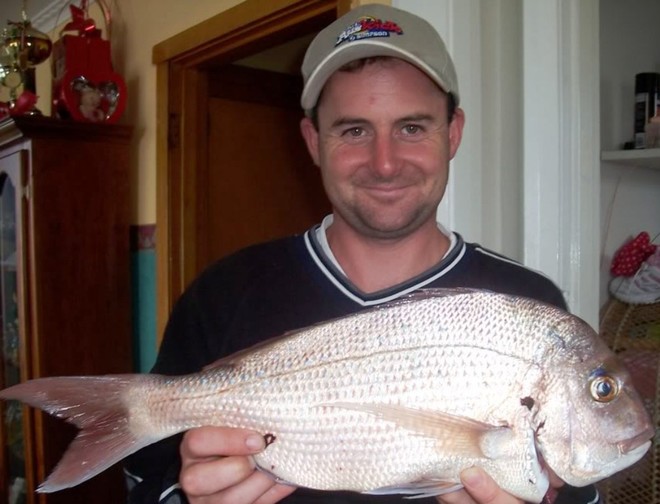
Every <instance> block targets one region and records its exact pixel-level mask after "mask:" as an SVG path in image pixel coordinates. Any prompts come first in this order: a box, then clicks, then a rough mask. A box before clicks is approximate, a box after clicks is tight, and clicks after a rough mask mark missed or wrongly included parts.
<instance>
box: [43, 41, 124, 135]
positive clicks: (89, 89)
mask: <svg viewBox="0 0 660 504" xmlns="http://www.w3.org/2000/svg"><path fill="white" fill-rule="evenodd" d="M53 57H54V58H55V64H54V68H55V71H54V77H53V110H54V111H55V112H56V114H57V115H58V116H59V117H62V118H72V119H75V120H76V121H83V122H107V123H114V122H117V121H118V120H119V118H120V117H121V115H122V114H123V112H124V109H125V108H126V101H127V90H126V83H125V82H124V79H123V78H122V77H121V75H119V74H118V73H116V72H114V70H113V69H112V64H111V61H110V43H109V42H108V41H107V40H103V39H101V38H100V37H97V36H75V35H64V36H63V37H62V38H61V39H60V40H58V41H57V42H56V43H55V46H54V48H53Z"/></svg>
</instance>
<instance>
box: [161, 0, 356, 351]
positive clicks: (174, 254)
mask: <svg viewBox="0 0 660 504" xmlns="http://www.w3.org/2000/svg"><path fill="white" fill-rule="evenodd" d="M355 3H356V2H355V0H245V1H244V2H242V3H240V4H238V5H237V6H235V7H233V8H231V9H228V10H226V11H225V12H222V13H220V14H218V15H216V16H214V17H211V18H210V19H208V20H206V21H204V22H202V23H200V24H198V25H196V26H193V27H192V28H189V29H188V30H185V31H184V32H181V33H179V34H178V35H175V36H174V37H171V38H169V39H167V40H165V41H163V42H161V43H159V44H157V45H156V46H154V48H153V54H152V59H153V62H154V63H155V64H156V67H157V92H156V109H157V118H156V119H157V138H156V220H157V226H158V228H157V229H158V231H157V236H158V238H157V240H156V277H157V280H156V282H157V289H156V292H157V300H156V306H157V313H156V317H157V320H156V322H157V334H158V341H160V338H161V335H162V334H163V330H164V328H165V324H166V321H167V319H168V317H169V313H170V310H171V308H172V306H173V303H174V302H175V301H176V299H177V298H178V297H179V295H180V294H181V293H182V292H183V290H184V288H185V287H186V286H187V285H188V283H190V281H191V280H192V279H193V278H194V277H195V276H196V275H197V268H196V262H195V258H196V257H197V254H196V250H195V245H196V243H197V230H198V223H197V222H196V215H197V213H198V210H199V208H200V207H203V205H204V204H205V202H204V198H203V197H201V195H198V191H197V187H199V186H200V184H203V180H200V177H201V176H203V174H204V173H205V171H206V170H205V169H204V167H206V163H207V159H206V157H205V154H204V153H205V152H207V148H206V147H207V145H206V135H204V134H201V132H204V131H205V130H206V121H207V116H206V110H207V104H208V99H209V96H208V85H207V79H206V73H207V72H206V70H207V69H208V68H210V67H213V66H217V65H221V64H225V63H229V62H232V61H234V60H236V59H239V58H241V57H245V56H247V55H249V54H251V53H254V52H258V51H260V50H263V48H264V43H265V42H268V43H271V42H276V43H280V42H283V41H285V40H288V39H289V38H293V37H295V36H296V35H295V34H296V28H297V27H301V26H304V25H305V23H308V22H310V21H311V20H313V19H315V18H318V17H319V16H322V15H327V14H328V13H330V12H333V11H334V15H335V16H340V15H341V14H343V13H345V12H347V11H348V10H350V9H351V8H352V7H353V4H355ZM357 3H359V2H357ZM200 167H202V169H200Z"/></svg>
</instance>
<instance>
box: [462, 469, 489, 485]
mask: <svg viewBox="0 0 660 504" xmlns="http://www.w3.org/2000/svg"><path fill="white" fill-rule="evenodd" d="M461 480H463V483H464V484H465V486H469V487H471V488H476V487H479V486H481V485H482V484H483V481H484V478H483V474H482V473H481V471H480V470H479V469H477V468H476V467H468V468H467V469H465V470H464V471H463V472H461Z"/></svg>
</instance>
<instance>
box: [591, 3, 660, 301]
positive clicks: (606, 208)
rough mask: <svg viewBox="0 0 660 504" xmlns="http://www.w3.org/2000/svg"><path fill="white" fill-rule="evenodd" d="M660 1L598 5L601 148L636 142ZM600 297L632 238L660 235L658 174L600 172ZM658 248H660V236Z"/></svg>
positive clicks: (656, 66)
mask: <svg viewBox="0 0 660 504" xmlns="http://www.w3.org/2000/svg"><path fill="white" fill-rule="evenodd" d="M658 20H660V1H658V0H635V2H622V1H620V0H600V32H601V44H600V65H601V73H600V76H601V82H600V92H601V100H600V107H601V118H602V122H601V124H602V126H601V144H602V146H603V149H604V150H615V149H620V148H621V147H622V145H623V143H624V142H626V141H629V140H631V139H632V134H633V118H634V111H633V106H634V87H635V74H637V73H640V72H658V73H660V30H659V29H658ZM601 178H602V184H601V208H600V212H601V247H602V250H601V258H600V262H601V268H600V272H601V276H600V278H601V292H600V302H601V304H604V303H605V302H606V301H607V289H606V286H607V282H608V281H609V279H610V276H609V266H610V263H611V261H612V256H613V255H614V253H615V252H616V250H617V249H618V248H619V247H620V246H621V245H622V244H623V243H624V242H625V241H626V240H627V239H628V238H629V237H631V236H634V235H636V234H637V233H639V232H640V231H648V232H649V233H650V234H651V236H652V237H654V236H657V235H658V233H660V170H653V169H648V168H636V167H632V166H623V165H615V164H612V163H603V165H602V170H601ZM655 243H659V244H660V237H656V239H655Z"/></svg>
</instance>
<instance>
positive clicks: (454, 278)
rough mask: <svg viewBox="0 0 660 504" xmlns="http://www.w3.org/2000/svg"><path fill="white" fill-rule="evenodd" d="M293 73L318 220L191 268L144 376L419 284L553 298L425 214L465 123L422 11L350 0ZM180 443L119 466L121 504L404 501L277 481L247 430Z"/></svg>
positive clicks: (533, 277) (557, 300) (497, 495)
mask: <svg viewBox="0 0 660 504" xmlns="http://www.w3.org/2000/svg"><path fill="white" fill-rule="evenodd" d="M303 76H304V79H305V86H304V90H303V94H302V100H301V102H302V106H303V109H304V110H305V113H306V117H305V118H304V119H303V120H302V122H301V131H302V135H303V138H304V140H305V142H306V144H307V147H308V150H309V152H310V155H311V157H312V159H313V160H314V162H315V164H316V165H317V166H319V168H320V170H321V174H322V177H323V183H324V187H325V190H326V192H327V194H328V198H329V200H330V202H331V204H332V208H333V213H332V215H330V216H328V217H326V219H324V221H323V222H322V223H321V224H320V225H319V226H316V227H314V228H312V229H311V230H309V231H307V232H306V233H305V234H303V235H300V236H295V237H289V238H284V239H281V240H277V241H274V242H270V243H266V244H262V245H258V246H254V247H250V248H248V249H245V250H243V251H240V252H238V253H237V254H234V255H232V256H230V257H227V258H224V259H222V260H220V261H219V262H218V263H216V264H215V265H213V266H211V267H210V268H209V269H208V270H207V271H206V272H204V273H203V274H202V275H201V276H200V277H199V278H198V279H197V280H196V281H195V282H194V283H193V285H191V286H190V287H189V289H188V290H187V291H186V293H184V295H183V296H182V297H181V299H180V300H179V301H178V302H177V304H176V306H175V308H174V310H173V313H172V316H171V319H170V322H169V324H168V327H167V329H166V333H165V337H164V340H163V345H162V348H161V352H160V354H159V357H158V361H157V363H156V366H155V368H154V371H155V372H159V373H165V374H182V373H189V372H194V371H197V370H199V369H200V368H201V367H203V366H205V365H207V364H208V363H210V362H212V361H214V360H216V359H218V358H220V357H222V356H224V355H228V354H230V353H233V352H235V351H238V350H240V349H242V348H246V347H248V346H250V345H252V344H255V343H258V342H260V341H264V340H266V339H268V338H271V337H274V336H277V335H280V334H282V333H284V332H286V331H288V330H291V329H295V328H300V327H304V326H307V325H310V324H313V323H315V322H319V321H321V320H327V319H330V318H334V317H338V316H341V315H346V314H349V313H354V312H356V311H359V310H361V309H363V308H364V307H368V306H373V305H376V304H380V303H383V302H386V301H389V300H392V299H396V298H397V297H400V296H402V295H404V294H406V293H409V292H411V291H413V290H416V289H419V288H429V287H458V286H462V287H476V288H485V289H490V290H494V291H499V292H506V293H511V294H517V295H524V296H528V297H534V298H536V299H539V300H542V301H546V302H549V303H552V304H555V305H558V306H561V307H565V304H564V300H563V298H562V296H561V293H560V292H559V290H558V289H557V287H556V286H555V285H553V284H552V282H550V281H549V280H548V279H547V278H545V277H543V276H541V275H539V274H537V273H534V272H532V271H530V270H528V269H526V268H524V267H523V266H521V265H519V264H516V263H514V262H513V261H510V260H507V259H505V258H503V257H501V256H498V255H497V254H495V253H493V252H490V251H488V250H485V249H483V248H482V247H480V246H478V245H475V244H468V243H465V242H464V241H463V240H462V238H461V237H460V235H458V234H456V233H451V232H449V231H446V230H444V229H443V228H442V227H441V226H440V225H439V224H438V223H437V222H436V210H437V206H438V204H439V203H440V200H441V199H442V196H443V194H444V191H445V187H446V184H447V177H448V170H449V162H450V160H451V159H452V158H453V157H454V155H455V153H456V151H457V149H458V147H459V145H460V142H461V136H462V132H463V124H464V120H465V119H464V113H463V111H462V110H461V109H460V108H458V103H459V94H458V85H457V79H456V74H455V70H454V66H453V63H452V61H451V58H450V57H449V54H448V53H447V51H446V49H445V46H444V43H443V42H442V40H441V38H440V37H439V35H438V34H437V33H436V32H435V30H434V29H433V28H432V27H431V26H430V25H429V24H428V23H427V22H426V21H424V20H422V19H420V18H418V17H416V16H413V15H411V14H409V13H406V12H404V11H400V10H397V9H393V8H391V7H386V6H382V5H367V6H363V7H360V8H357V9H355V10H353V11H352V12H350V13H348V14H347V15H345V16H343V17H342V18H340V19H338V20H337V21H335V22H334V23H332V24H331V25H330V26H329V27H327V28H326V29H324V30H323V31H322V32H321V33H320V34H319V35H318V36H317V38H316V39H315V40H314V41H313V42H312V44H311V45H310V47H309V49H308V51H307V54H306V57H305V61H304V63H303ZM180 440H181V438H180V437H179V438H175V439H171V440H167V441H166V442H164V443H160V444H159V445H156V446H155V447H152V448H147V449H146V450H144V451H143V452H141V453H139V454H137V455H136V456H134V457H133V458H132V459H131V460H130V461H129V464H128V471H129V473H130V474H131V475H133V480H134V481H136V482H137V484H136V486H135V487H134V489H133V491H132V493H131V500H130V502H142V503H146V502H162V503H164V504H173V503H174V502H181V501H180V500H179V499H182V498H183V496H182V494H181V491H182V490H183V493H185V495H186V497H187V499H188V501H189V502H190V503H191V504H202V503H209V504H211V503H213V504H220V503H225V502H226V503H232V504H238V503H257V504H270V503H274V502H278V501H280V500H282V502H287V503H294V502H297V503H303V502H304V503H308V502H313V503H315V502H318V503H342V504H343V503H352V502H405V501H403V499H402V497H401V496H398V495H393V496H387V497H374V496H366V495H360V494H354V493H347V492H313V491H310V490H305V489H299V490H296V489H294V488H292V487H290V486H288V485H284V484H279V483H276V482H275V481H273V479H272V477H270V476H268V475H267V474H265V473H263V472H260V471H258V470H255V467H254V463H253V461H252V459H251V458H250V457H249V455H250V454H253V453H256V452H258V451H261V450H263V449H264V448H265V446H264V440H263V438H262V437H261V436H260V435H259V434H257V433H252V432H246V431H242V430H236V429H227V428H213V427H206V428H201V429H196V430H192V431H190V432H188V433H187V434H186V435H185V436H184V437H183V441H182V442H180ZM179 443H180V447H179ZM177 448H179V450H180V460H179V458H178V457H177V456H176V450H177ZM177 479H178V480H179V481H180V484H178V483H177ZM462 481H463V483H464V485H465V490H460V491H457V492H453V493H451V494H447V495H444V496H441V497H439V498H438V501H439V502H446V503H475V502H476V503H492V504H512V503H519V502H520V501H519V500H518V499H516V498H514V497H512V496H510V495H508V494H506V493H504V492H503V491H502V490H500V489H499V488H498V487H497V485H495V484H494V482H493V481H492V480H491V479H490V478H489V477H488V476H487V475H486V474H485V473H484V472H483V471H481V470H479V469H477V468H471V469H468V470H467V471H465V472H464V473H463V475H462ZM594 499H596V500H594ZM417 502H425V503H428V502H436V498H428V499H423V500H420V501H417ZM566 502H572V503H576V504H579V503H582V502H585V503H586V502H597V494H596V492H595V490H594V489H593V488H588V489H587V490H586V498H574V497H571V499H570V500H568V501H566Z"/></svg>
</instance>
